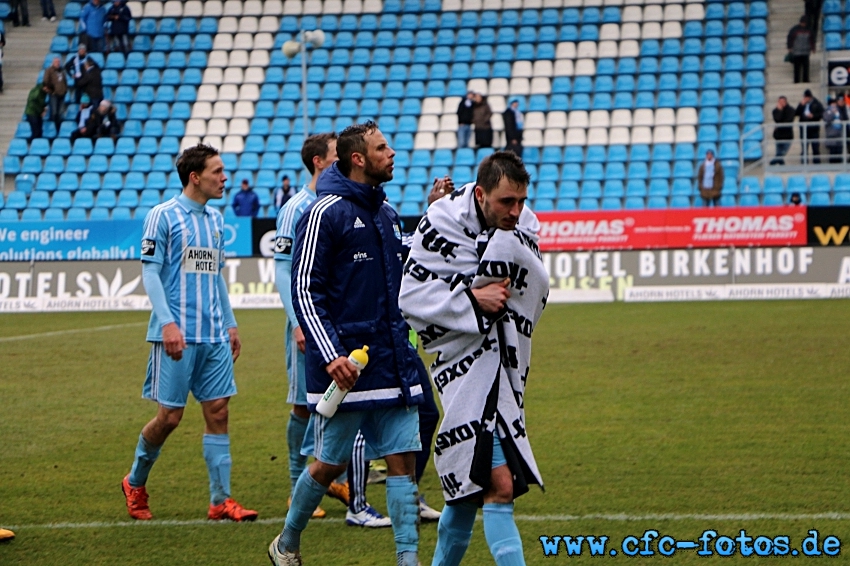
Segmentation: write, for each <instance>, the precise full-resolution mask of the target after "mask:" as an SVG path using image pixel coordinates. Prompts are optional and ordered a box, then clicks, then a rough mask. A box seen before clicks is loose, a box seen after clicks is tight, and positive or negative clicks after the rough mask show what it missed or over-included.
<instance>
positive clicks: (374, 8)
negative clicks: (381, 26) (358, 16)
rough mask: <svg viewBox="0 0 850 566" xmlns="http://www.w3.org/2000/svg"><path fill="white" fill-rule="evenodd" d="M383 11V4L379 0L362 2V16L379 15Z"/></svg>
mask: <svg viewBox="0 0 850 566" xmlns="http://www.w3.org/2000/svg"><path fill="white" fill-rule="evenodd" d="M383 11H384V3H383V2H382V1H381V0H364V1H363V13H364V14H380V13H381V12H383Z"/></svg>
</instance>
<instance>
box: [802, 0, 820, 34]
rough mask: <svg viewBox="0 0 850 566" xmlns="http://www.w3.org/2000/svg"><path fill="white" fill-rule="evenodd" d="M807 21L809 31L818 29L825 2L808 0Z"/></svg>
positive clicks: (806, 2)
mask: <svg viewBox="0 0 850 566" xmlns="http://www.w3.org/2000/svg"><path fill="white" fill-rule="evenodd" d="M805 4H806V20H807V22H806V23H808V24H809V29H817V27H818V24H819V23H820V11H821V8H822V7H823V0H806V1H805Z"/></svg>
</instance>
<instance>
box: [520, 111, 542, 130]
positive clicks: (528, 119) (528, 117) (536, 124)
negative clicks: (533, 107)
mask: <svg viewBox="0 0 850 566" xmlns="http://www.w3.org/2000/svg"><path fill="white" fill-rule="evenodd" d="M524 127H525V128H532V129H538V130H542V129H543V128H545V127H546V116H545V115H544V114H543V112H526V114H525V125H524Z"/></svg>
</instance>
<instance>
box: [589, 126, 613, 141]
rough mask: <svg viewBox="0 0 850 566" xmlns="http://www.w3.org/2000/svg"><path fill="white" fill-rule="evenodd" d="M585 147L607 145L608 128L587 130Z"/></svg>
mask: <svg viewBox="0 0 850 566" xmlns="http://www.w3.org/2000/svg"><path fill="white" fill-rule="evenodd" d="M587 145H608V128H590V129H589V130H587Z"/></svg>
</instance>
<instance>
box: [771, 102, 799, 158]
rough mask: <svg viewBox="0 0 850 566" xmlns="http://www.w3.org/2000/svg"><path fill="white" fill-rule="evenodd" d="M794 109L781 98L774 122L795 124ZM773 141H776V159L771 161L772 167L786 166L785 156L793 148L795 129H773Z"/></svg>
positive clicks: (789, 127)
mask: <svg viewBox="0 0 850 566" xmlns="http://www.w3.org/2000/svg"><path fill="white" fill-rule="evenodd" d="M794 117H795V114H794V109H793V108H791V107H790V106H789V105H788V99H787V98H785V97H784V96H780V97H779V100H777V101H776V108H774V109H773V121H774V122H776V123H777V124H790V123H792V122H794ZM773 139H775V140H776V157H774V158H773V160H771V162H770V164H771V165H785V154H786V153H788V150H789V149H790V148H791V141H790V140H793V139H794V129H793V128H792V127H791V126H776V127H775V128H774V129H773Z"/></svg>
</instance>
